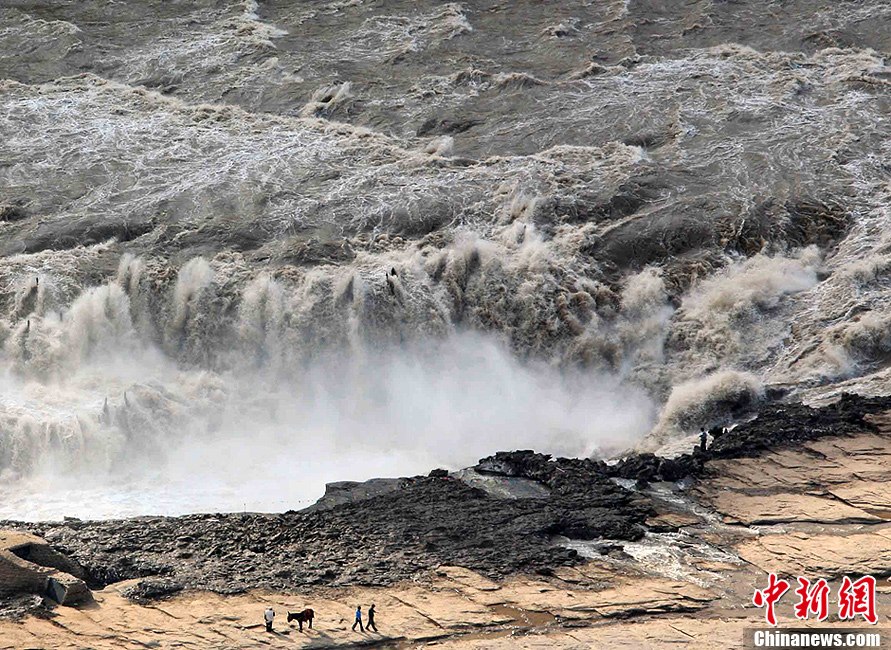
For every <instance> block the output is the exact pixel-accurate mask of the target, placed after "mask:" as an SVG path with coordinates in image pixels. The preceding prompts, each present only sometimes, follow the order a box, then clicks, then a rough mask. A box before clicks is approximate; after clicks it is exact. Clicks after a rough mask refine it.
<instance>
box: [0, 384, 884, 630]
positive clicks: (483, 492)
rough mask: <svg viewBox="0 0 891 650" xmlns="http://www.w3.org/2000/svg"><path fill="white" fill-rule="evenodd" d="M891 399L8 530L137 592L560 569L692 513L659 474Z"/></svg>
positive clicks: (834, 426)
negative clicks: (599, 450)
mask: <svg viewBox="0 0 891 650" xmlns="http://www.w3.org/2000/svg"><path fill="white" fill-rule="evenodd" d="M889 409H891V398H888V397H883V398H864V397H859V396H854V395H843V396H842V397H841V399H840V400H839V401H838V402H836V403H834V404H832V405H829V406H825V407H822V408H818V409H814V408H810V407H808V406H806V405H803V404H784V403H775V404H773V405H769V406H767V407H765V408H764V409H763V410H762V411H761V412H760V414H759V415H758V417H757V418H755V419H753V420H751V421H749V422H747V423H744V424H740V425H739V426H736V427H735V428H733V429H732V430H730V431H728V432H727V433H725V434H723V435H721V436H718V437H716V438H715V439H714V441H713V442H712V443H711V447H710V448H709V449H708V450H706V451H702V450H700V449H695V450H693V451H692V452H691V453H690V454H685V455H682V456H680V457H677V458H671V459H670V458H660V457H657V456H654V455H652V454H639V455H633V456H630V457H628V458H625V459H623V460H621V461H619V462H618V463H613V464H608V463H606V462H603V461H600V460H590V459H566V458H557V459H553V458H551V457H549V456H547V455H544V454H538V453H535V452H533V451H513V452H499V453H497V454H495V455H493V456H490V457H488V458H484V459H482V460H481V461H480V462H479V463H478V464H477V465H476V466H474V467H473V468H469V469H467V470H464V471H462V472H455V473H451V474H450V473H448V472H446V471H444V470H434V471H433V472H431V474H430V475H429V476H423V477H422V476H419V477H413V478H402V479H391V480H382V479H378V480H376V481H373V482H369V483H365V484H345V483H341V484H333V485H332V486H331V489H330V490H329V494H327V495H326V497H323V499H321V500H320V502H319V503H318V504H317V505H316V506H314V507H312V508H310V509H307V510H304V511H300V512H295V511H289V512H286V513H283V514H275V515H269V514H212V515H209V514H208V515H191V516H185V517H175V518H170V517H140V518H133V519H127V520H112V521H80V520H66V521H63V522H53V523H33V524H30V523H20V522H0V528H5V529H9V530H17V531H21V532H26V533H29V534H32V535H38V536H40V537H42V538H43V539H45V540H47V542H49V544H50V545H51V547H52V549H53V550H54V551H55V552H57V553H61V554H63V555H64V556H65V557H67V558H70V559H71V560H73V562H74V563H75V566H76V567H77V568H76V569H71V571H72V572H74V573H76V574H77V575H79V576H81V577H82V578H83V579H84V581H85V582H86V584H87V585H88V586H89V587H91V588H93V589H101V588H103V587H105V586H106V585H109V584H111V583H117V582H120V581H124V580H132V579H138V580H137V581H136V582H134V583H133V584H132V585H131V586H130V587H128V589H127V590H126V593H125V595H126V596H127V597H129V598H131V599H132V600H135V601H137V602H145V601H148V600H153V599H158V598H163V597H165V596H170V595H172V594H175V593H177V592H179V591H182V590H184V589H198V590H208V591H212V592H216V593H219V594H236V593H242V592H245V591H247V590H251V589H257V588H263V589H271V590H276V591H283V592H289V591H295V590H299V589H304V588H308V587H311V586H314V585H315V586H322V585H324V586H330V587H336V586H386V585H391V584H394V583H398V582H401V581H405V580H410V579H417V578H418V577H420V576H423V575H429V573H430V571H431V570H433V569H435V568H437V567H440V566H460V567H464V568H466V569H469V570H471V571H474V572H476V573H479V574H481V575H483V576H485V577H486V578H488V579H496V580H501V579H505V578H508V577H510V576H515V575H521V574H523V575H529V574H537V575H541V576H549V575H553V574H554V572H555V570H556V569H558V568H560V567H569V566H578V565H582V564H584V563H586V562H588V561H590V557H584V556H583V555H582V554H580V553H579V552H578V551H577V550H576V549H574V548H573V543H574V542H578V541H585V540H603V543H602V544H600V545H599V546H597V545H595V546H594V548H598V549H599V552H602V553H607V554H608V553H610V552H611V549H614V548H616V547H615V544H614V543H613V544H611V542H615V541H623V540H624V541H634V540H639V539H641V538H642V537H644V536H645V535H646V534H648V533H653V532H665V531H670V530H676V529H677V528H678V527H679V526H680V525H682V524H683V522H684V515H683V514H682V513H678V512H672V510H673V509H675V508H674V507H673V506H671V505H670V503H669V501H670V500H669V501H666V500H665V499H664V498H661V497H660V496H659V495H658V491H654V490H651V489H646V487H647V485H648V484H650V483H653V482H662V481H664V482H670V483H668V484H667V485H668V487H667V489H668V490H669V491H672V492H677V493H691V492H695V490H696V481H695V480H688V481H684V482H682V483H681V484H680V485H679V484H677V483H674V482H677V481H680V480H681V479H685V478H689V479H697V478H698V479H710V480H711V479H714V478H716V477H715V472H716V471H720V470H719V469H718V468H720V467H726V463H724V461H726V460H728V459H739V458H745V457H753V456H758V455H759V454H762V453H765V452H766V451H768V450H770V452H771V453H775V452H777V450H782V449H784V448H790V447H795V446H797V445H800V444H802V443H804V442H806V441H813V440H817V439H819V438H823V437H827V436H831V437H844V436H853V435H857V434H863V433H864V432H870V431H874V430H875V429H876V426H875V425H874V424H873V423H872V422H871V421H870V417H869V416H870V415H872V414H877V413H882V412H885V411H888V410H889ZM722 463H723V464H722ZM623 479H624V480H623ZM7 602H9V601H7ZM17 602H18V604H19V605H20V604H21V603H20V601H17ZM9 611H11V610H9V609H7V612H9Z"/></svg>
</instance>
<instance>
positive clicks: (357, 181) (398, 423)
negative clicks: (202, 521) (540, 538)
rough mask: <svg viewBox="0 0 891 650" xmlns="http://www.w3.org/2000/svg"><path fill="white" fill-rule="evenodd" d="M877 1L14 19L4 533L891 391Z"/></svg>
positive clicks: (0, 508)
mask: <svg viewBox="0 0 891 650" xmlns="http://www.w3.org/2000/svg"><path fill="white" fill-rule="evenodd" d="M889 52H891V6H889V5H888V4H887V3H886V2H883V1H882V0H859V1H856V2H855V1H843V2H835V3H831V4H825V3H819V2H816V1H815V0H797V1H795V2H764V3H747V2H725V1H719V0H694V1H693V2H689V1H685V2H680V1H674V0H668V1H660V2H654V1H648V0H602V1H599V2H549V3H542V2H533V1H528V2H526V1H522V2H510V3H504V2H496V1H494V0H492V1H485V0H479V1H473V2H464V3H439V2H432V1H428V0H420V1H417V0H413V1H405V2H401V1H396V0H392V1H387V2H384V1H380V0H379V1H372V0H317V1H313V2H309V1H307V2H293V1H285V0H269V1H264V2H256V1H253V0H247V1H244V2H237V1H236V0H229V1H227V2H217V1H215V0H214V1H211V0H194V1H192V2H188V3H171V2H166V1H161V0H149V1H144V2H136V1H130V2H121V3H110V2H106V1H104V0H87V1H76V2H75V1H70V2H69V1H65V2H57V3H45V2H37V1H36V0H7V1H6V2H3V3H0V344H2V349H0V518H19V519H44V518H60V517H63V516H79V517H113V516H123V515H134V514H175V513H184V512H194V511H209V510H223V511H229V510H231V511H238V510H243V509H246V510H262V511H282V510H287V509H296V508H300V507H303V506H305V505H308V504H309V503H310V502H312V501H313V500H314V499H316V498H317V497H318V496H320V495H321V493H322V492H323V491H324V485H325V483H326V482H330V481H337V480H363V479H367V478H371V477H373V476H392V475H405V474H412V473H419V472H426V471H428V470H429V469H431V468H433V467H437V466H442V467H448V468H458V467H462V466H465V465H468V464H472V463H474V462H475V461H476V460H477V459H478V458H480V457H481V456H484V455H487V454H490V453H493V452H494V451H497V450H499V449H518V448H534V449H536V450H539V451H544V452H548V453H553V454H561V455H569V456H589V455H602V456H608V455H612V454H616V453H618V452H621V451H622V450H624V449H628V448H630V447H632V446H636V447H638V448H641V449H654V448H657V447H659V446H661V445H664V444H666V443H671V442H672V441H676V440H677V439H678V438H681V437H683V436H684V435H686V434H689V433H690V432H691V431H696V430H698V428H699V426H703V425H706V426H707V425H711V424H717V423H728V422H730V421H732V420H733V418H738V417H745V416H746V414H747V413H749V412H751V410H752V409H754V408H757V405H758V404H759V403H761V402H762V401H763V400H765V399H772V398H775V397H776V396H778V395H784V396H786V398H789V399H805V400H810V401H819V400H823V399H827V398H829V397H831V396H833V395H834V394H836V393H838V392H839V391H840V390H842V389H846V390H855V391H860V392H863V393H870V394H877V393H883V394H884V393H888V392H889V390H891V387H889V381H891V375H889V373H891V370H889V363H888V362H889V360H891V307H889V305H891V302H889V298H891V228H889V225H891V166H889V161H891V119H889V115H891V93H889V89H891V67H889V65H888V59H887V57H888V55H889Z"/></svg>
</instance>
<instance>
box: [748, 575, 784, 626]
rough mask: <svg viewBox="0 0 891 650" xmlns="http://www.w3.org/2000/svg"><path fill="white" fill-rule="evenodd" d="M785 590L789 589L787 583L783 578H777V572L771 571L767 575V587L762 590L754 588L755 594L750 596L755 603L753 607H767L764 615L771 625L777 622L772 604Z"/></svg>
mask: <svg viewBox="0 0 891 650" xmlns="http://www.w3.org/2000/svg"><path fill="white" fill-rule="evenodd" d="M787 591H789V583H788V582H786V581H785V580H779V579H778V578H777V574H775V573H771V574H770V575H768V576H767V589H764V590H762V591H757V590H756V591H755V595H754V596H752V602H753V603H755V607H767V611H766V612H765V614H764V615H765V617H766V618H767V622H768V623H770V624H771V625H776V624H777V615H776V613H775V612H774V609H773V606H774V604H775V603H776V602H777V601H778V600H779V599H780V598H782V596H783V594H784V593H786V592H787Z"/></svg>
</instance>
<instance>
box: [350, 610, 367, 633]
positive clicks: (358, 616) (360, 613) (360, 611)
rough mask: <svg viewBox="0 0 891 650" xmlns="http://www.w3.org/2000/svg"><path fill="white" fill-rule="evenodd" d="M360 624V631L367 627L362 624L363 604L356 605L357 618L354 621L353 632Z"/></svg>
mask: <svg viewBox="0 0 891 650" xmlns="http://www.w3.org/2000/svg"><path fill="white" fill-rule="evenodd" d="M357 625H358V626H359V631H360V632H364V631H365V628H364V627H363V626H362V605H356V620H355V621H353V632H355V631H356V626H357Z"/></svg>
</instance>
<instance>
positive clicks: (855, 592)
mask: <svg viewBox="0 0 891 650" xmlns="http://www.w3.org/2000/svg"><path fill="white" fill-rule="evenodd" d="M855 616H862V617H863V618H864V620H866V621H867V622H868V623H872V624H873V625H875V624H876V623H878V622H879V617H878V616H876V579H875V578H873V577H872V576H864V577H862V578H860V579H859V580H855V581H854V582H851V579H850V578H849V577H848V576H845V579H844V580H842V583H841V587H840V588H839V590H838V617H839V618H840V619H842V620H843V621H844V620H847V619H849V618H854V617H855Z"/></svg>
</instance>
